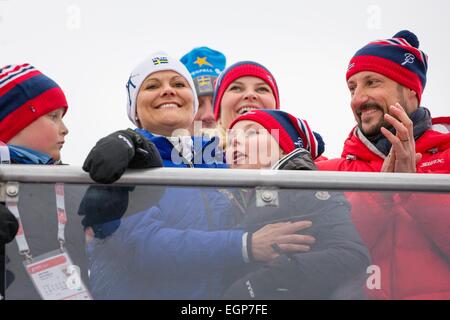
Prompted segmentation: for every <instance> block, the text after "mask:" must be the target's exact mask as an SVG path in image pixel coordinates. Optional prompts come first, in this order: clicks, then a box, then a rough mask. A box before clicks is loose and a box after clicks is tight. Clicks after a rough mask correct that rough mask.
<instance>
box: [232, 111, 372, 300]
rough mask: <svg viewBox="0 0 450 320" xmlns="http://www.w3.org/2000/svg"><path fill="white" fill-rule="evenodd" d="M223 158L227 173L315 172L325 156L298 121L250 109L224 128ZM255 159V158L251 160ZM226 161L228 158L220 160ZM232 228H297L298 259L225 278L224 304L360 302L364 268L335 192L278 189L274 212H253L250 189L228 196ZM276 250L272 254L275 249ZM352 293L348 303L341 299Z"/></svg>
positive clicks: (364, 254)
mask: <svg viewBox="0 0 450 320" xmlns="http://www.w3.org/2000/svg"><path fill="white" fill-rule="evenodd" d="M229 138H230V140H229V142H228V146H227V157H229V158H230V159H229V163H230V164H231V167H232V168H233V169H272V170H317V167H316V165H315V164H314V159H316V158H317V157H319V156H320V155H321V154H322V153H323V152H324V149H325V146H324V142H323V140H322V137H321V136H320V134H318V133H316V132H313V131H312V130H311V128H310V127H309V125H308V123H307V122H306V121H305V120H302V119H299V118H296V117H294V116H293V115H291V114H288V113H286V112H283V111H280V110H252V111H249V112H247V113H246V114H244V115H242V116H240V117H238V118H237V119H236V120H234V121H233V122H232V123H231V125H230V132H229ZM255 154H256V156H255ZM227 160H228V159H227ZM233 191H234V192H230V194H229V198H230V199H233V201H234V203H235V204H236V206H237V207H238V208H240V209H241V210H242V220H241V222H240V226H241V227H243V228H244V229H246V230H249V232H251V231H252V230H253V229H254V228H258V227H261V226H263V225H266V224H268V223H273V222H288V221H303V222H304V223H309V224H310V228H308V229H306V230H302V231H301V234H302V236H304V237H305V244H304V245H303V246H304V252H302V253H299V254H293V255H289V254H285V253H283V252H282V251H281V250H278V253H279V256H278V257H277V258H276V259H275V260H273V261H271V262H268V263H266V264H264V265H261V264H259V265H257V266H252V267H250V268H246V269H243V270H241V273H239V272H237V273H236V274H235V275H234V276H235V278H233V276H231V277H230V282H231V285H230V287H229V288H228V290H227V291H226V292H225V295H224V298H225V299H330V298H334V299H338V298H355V299H356V298H364V293H363V291H362V290H361V288H362V287H363V280H362V275H363V274H364V271H365V270H366V268H367V266H368V265H369V263H370V259H369V255H368V250H367V249H366V247H365V246H364V245H363V243H362V240H361V239H360V237H359V235H358V233H357V231H356V229H355V227H354V225H353V223H352V221H351V219H350V214H349V211H350V210H349V204H348V202H347V200H346V199H345V197H344V195H343V194H341V193H331V192H330V193H329V192H324V191H311V190H307V191H299V190H282V192H281V190H280V192H278V196H277V205H275V206H263V207H261V206H258V205H257V204H256V203H257V201H256V195H255V192H254V190H246V189H241V190H238V191H236V190H233ZM275 249H276V248H275ZM344 287H345V288H346V290H345V292H347V294H348V291H349V290H350V288H351V291H352V296H351V297H350V296H348V295H347V296H344V295H343V293H342V292H344V290H343V289H342V288H344Z"/></svg>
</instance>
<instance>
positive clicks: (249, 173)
mask: <svg viewBox="0 0 450 320" xmlns="http://www.w3.org/2000/svg"><path fill="white" fill-rule="evenodd" d="M11 181H14V182H26V183H55V182H65V183H73V184H92V183H94V182H93V181H92V180H91V179H90V177H89V175H88V174H87V173H86V172H84V171H83V170H82V169H81V168H80V167H78V166H37V165H0V183H2V182H11ZM115 184H117V185H124V184H127V185H173V186H204V187H256V186H270V187H278V188H292V189H324V190H342V191H346V190H366V191H369V190H372V191H424V192H444V193H446V192H450V175H444V174H393V173H362V172H331V171H328V172H325V171H275V170H236V169H233V170H231V169H230V170H226V169H188V168H184V169H180V168H158V169H149V170H128V171H127V172H126V173H125V174H124V175H123V176H122V178H121V179H120V180H119V181H117V182H116V183H115Z"/></svg>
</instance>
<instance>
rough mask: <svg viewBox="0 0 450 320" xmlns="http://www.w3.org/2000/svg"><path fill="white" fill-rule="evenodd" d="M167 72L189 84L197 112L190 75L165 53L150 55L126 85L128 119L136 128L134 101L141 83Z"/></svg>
mask: <svg viewBox="0 0 450 320" xmlns="http://www.w3.org/2000/svg"><path fill="white" fill-rule="evenodd" d="M167 70H171V71H175V72H177V73H179V74H180V75H181V76H182V77H183V78H185V79H186V81H187V82H188V83H189V86H190V87H191V90H192V94H193V95H194V114H195V113H196V112H197V109H198V98H197V92H196V91H195V85H194V81H193V80H192V77H191V74H190V73H189V71H188V70H187V69H186V67H185V66H184V65H183V64H182V63H181V62H180V61H178V60H177V59H173V58H171V57H170V56H169V55H167V54H166V53H165V52H162V51H159V52H155V53H153V54H151V55H150V56H149V57H147V58H146V59H145V60H144V61H142V62H141V63H140V64H139V65H138V66H137V67H136V68H134V70H133V71H132V72H131V75H130V78H129V79H128V82H127V85H126V89H127V98H128V100H127V112H128V118H129V119H130V120H131V122H133V123H134V124H135V125H136V126H138V124H137V121H136V101H137V95H138V92H139V89H140V88H141V85H142V82H144V80H145V79H146V78H147V77H148V76H149V75H151V74H152V73H155V72H158V71H167Z"/></svg>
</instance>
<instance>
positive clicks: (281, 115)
mask: <svg viewBox="0 0 450 320" xmlns="http://www.w3.org/2000/svg"><path fill="white" fill-rule="evenodd" d="M243 120H250V121H254V122H257V123H259V124H260V125H262V126H263V127H264V128H266V129H267V131H269V133H270V134H271V135H272V136H273V137H274V138H275V139H277V142H278V144H279V145H280V148H281V149H282V150H283V151H284V152H285V153H286V154H289V153H291V152H292V151H294V150H295V149H297V148H303V149H306V150H308V151H309V152H310V153H311V156H312V158H313V159H316V158H318V157H320V155H322V153H323V152H324V151H325V143H324V142H323V139H322V136H321V135H320V134H318V133H317V132H314V131H312V130H311V128H310V127H309V125H308V123H307V122H306V121H305V120H302V119H298V118H296V117H294V116H293V115H290V114H289V113H287V112H284V111H280V110H270V109H259V110H252V111H249V112H247V113H245V114H243V115H242V116H240V117H238V118H237V119H235V120H234V121H233V122H232V123H231V124H230V127H229V129H231V128H233V127H234V126H235V125H236V123H238V122H239V121H243ZM272 130H278V136H277V135H276V134H274V133H275V132H272Z"/></svg>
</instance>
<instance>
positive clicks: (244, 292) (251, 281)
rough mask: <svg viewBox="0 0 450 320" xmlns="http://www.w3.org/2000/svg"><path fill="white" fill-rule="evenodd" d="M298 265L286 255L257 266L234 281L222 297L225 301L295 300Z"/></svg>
mask: <svg viewBox="0 0 450 320" xmlns="http://www.w3.org/2000/svg"><path fill="white" fill-rule="evenodd" d="M296 276H298V264H297V263H296V262H295V261H294V260H293V259H291V258H289V257H288V256H286V255H281V256H279V257H278V258H276V259H275V260H273V261H272V262H269V263H267V264H264V265H263V266H259V267H258V269H257V270H256V271H253V272H250V273H248V274H246V275H245V276H244V277H242V278H240V279H239V280H237V281H235V282H234V283H233V284H232V285H231V286H230V287H229V288H228V289H227V290H226V292H225V294H224V295H223V297H222V298H223V299H225V300H249V299H258V300H267V299H269V300H278V299H283V300H284V299H295V298H296V290H295V289H296V288H295V279H296Z"/></svg>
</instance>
